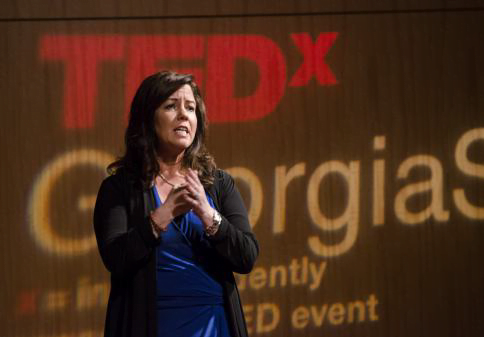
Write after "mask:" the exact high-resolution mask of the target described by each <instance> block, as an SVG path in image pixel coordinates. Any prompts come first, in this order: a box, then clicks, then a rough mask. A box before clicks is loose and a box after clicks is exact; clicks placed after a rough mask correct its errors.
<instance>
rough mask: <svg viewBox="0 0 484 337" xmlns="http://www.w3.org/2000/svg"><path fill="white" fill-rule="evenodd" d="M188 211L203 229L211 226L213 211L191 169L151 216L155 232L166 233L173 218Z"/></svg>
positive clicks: (196, 176)
mask: <svg viewBox="0 0 484 337" xmlns="http://www.w3.org/2000/svg"><path fill="white" fill-rule="evenodd" d="M190 210H192V211H193V212H194V213H195V214H196V215H197V216H198V217H199V218H200V219H201V220H202V223H203V225H204V228H207V227H208V226H210V225H211V224H212V221H213V212H214V210H213V208H212V206H210V204H209V203H208V200H207V196H206V195H205V189H204V188H203V185H202V183H201V182H200V179H199V178H198V174H197V172H196V171H194V170H192V169H189V170H188V172H187V174H186V176H185V183H184V184H181V185H179V186H175V187H173V188H172V189H171V191H170V192H169V193H168V196H167V197H166V200H165V202H164V203H163V204H162V205H161V206H160V207H158V208H157V209H156V210H155V211H154V212H153V213H152V214H151V219H152V220H153V222H154V224H155V227H156V230H157V232H160V231H166V230H167V229H168V224H169V223H170V222H171V221H172V220H173V219H174V218H175V217H177V216H179V215H181V214H183V213H186V212H188V211H190Z"/></svg>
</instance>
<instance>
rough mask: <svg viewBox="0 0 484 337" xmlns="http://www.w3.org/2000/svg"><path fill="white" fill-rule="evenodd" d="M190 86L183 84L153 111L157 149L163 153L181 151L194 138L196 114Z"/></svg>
mask: <svg viewBox="0 0 484 337" xmlns="http://www.w3.org/2000/svg"><path fill="white" fill-rule="evenodd" d="M195 111H196V102H195V97H194V96H193V91H192V88H191V87H190V86H189V85H188V84H185V85H184V86H182V87H180V89H178V90H177V91H175V92H174V93H173V94H172V95H171V96H170V97H168V99H167V100H166V101H164V102H163V103H161V105H160V107H159V108H158V109H156V111H155V132H156V135H157V136H158V145H159V150H160V151H161V152H162V154H163V153H165V154H170V153H173V152H175V153H176V154H178V153H181V152H183V151H184V150H185V149H186V148H188V147H189V146H190V145H191V144H192V142H193V139H194V138H195V133H196V132H197V115H196V113H195Z"/></svg>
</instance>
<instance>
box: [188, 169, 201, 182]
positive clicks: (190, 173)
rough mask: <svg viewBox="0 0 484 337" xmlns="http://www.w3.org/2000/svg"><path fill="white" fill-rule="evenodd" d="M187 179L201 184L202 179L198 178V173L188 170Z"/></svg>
mask: <svg viewBox="0 0 484 337" xmlns="http://www.w3.org/2000/svg"><path fill="white" fill-rule="evenodd" d="M187 177H190V178H192V179H193V180H194V181H196V182H198V183H200V178H199V177H198V172H197V171H195V170H192V169H189V170H188V174H187Z"/></svg>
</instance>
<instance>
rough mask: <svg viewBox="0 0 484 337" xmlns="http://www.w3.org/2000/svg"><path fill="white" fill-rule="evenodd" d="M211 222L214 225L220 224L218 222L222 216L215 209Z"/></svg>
mask: <svg viewBox="0 0 484 337" xmlns="http://www.w3.org/2000/svg"><path fill="white" fill-rule="evenodd" d="M213 222H214V224H216V225H220V223H221V222H222V217H221V216H220V213H219V212H217V211H215V213H214V215H213Z"/></svg>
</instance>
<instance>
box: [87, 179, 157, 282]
mask: <svg viewBox="0 0 484 337" xmlns="http://www.w3.org/2000/svg"><path fill="white" fill-rule="evenodd" d="M127 191H128V188H127V187H126V183H125V182H124V181H123V179H122V178H121V177H119V175H113V176H110V177H108V178H106V179H105V180H104V181H103V182H102V184H101V187H100V189H99V192H98V195H97V199H96V205H95V208H94V231H95V233H96V240H97V244H98V248H99V252H100V255H101V258H102V260H103V263H104V265H105V266H106V268H107V269H108V270H109V271H110V272H111V273H112V274H125V273H129V272H132V271H135V270H136V269H137V268H140V267H141V266H143V265H144V264H145V263H147V261H148V258H149V256H150V254H151V252H152V251H153V249H154V247H155V246H156V245H157V243H158V242H159V240H158V239H157V238H156V237H155V236H154V234H153V232H152V229H151V223H150V221H149V217H148V216H140V217H136V216H132V214H130V209H129V207H130V206H129V205H130V202H132V201H133V200H134V199H133V198H134V197H135V196H133V195H130V194H129V193H128V192H127ZM138 218H139V219H138ZM133 219H138V220H136V222H137V223H132V222H133V221H134V220H133Z"/></svg>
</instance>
